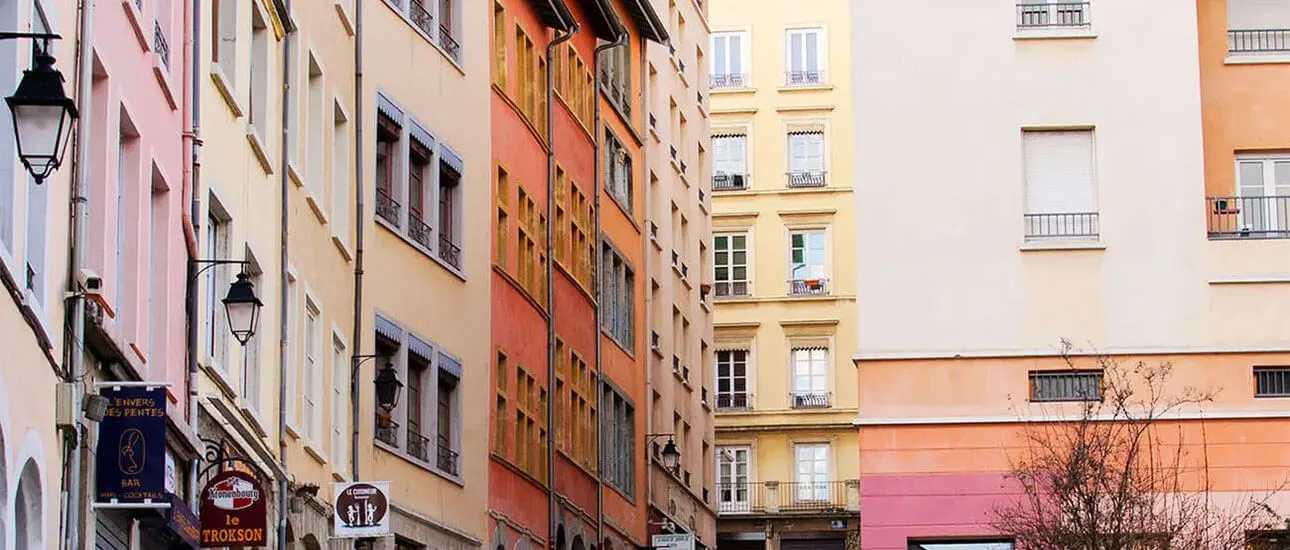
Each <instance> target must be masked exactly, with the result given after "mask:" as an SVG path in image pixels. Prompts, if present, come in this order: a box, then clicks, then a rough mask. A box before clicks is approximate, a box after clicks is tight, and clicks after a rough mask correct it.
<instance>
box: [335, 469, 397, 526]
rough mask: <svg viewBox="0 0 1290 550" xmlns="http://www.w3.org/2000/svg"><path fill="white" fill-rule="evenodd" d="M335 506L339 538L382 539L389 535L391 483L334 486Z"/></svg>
mask: <svg viewBox="0 0 1290 550" xmlns="http://www.w3.org/2000/svg"><path fill="white" fill-rule="evenodd" d="M332 487H333V488H334V490H335V493H336V498H335V500H334V501H333V502H332V504H333V505H334V507H335V510H336V513H335V514H334V516H333V518H334V519H333V525H332V527H334V532H335V533H336V537H337V538H356V537H379V536H382V535H388V534H390V482H388V481H371V482H348V483H334V484H332Z"/></svg>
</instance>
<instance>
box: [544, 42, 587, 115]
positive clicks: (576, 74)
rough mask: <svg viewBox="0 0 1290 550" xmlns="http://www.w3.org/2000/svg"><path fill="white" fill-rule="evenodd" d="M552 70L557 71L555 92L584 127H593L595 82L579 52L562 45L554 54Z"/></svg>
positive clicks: (568, 45)
mask: <svg viewBox="0 0 1290 550" xmlns="http://www.w3.org/2000/svg"><path fill="white" fill-rule="evenodd" d="M553 55H555V59H554V62H553V63H552V70H554V71H555V91H556V94H558V95H559V96H560V97H561V98H563V99H564V102H565V104H566V105H568V106H569V110H570V111H572V112H573V116H574V117H575V118H577V119H578V121H579V122H581V123H582V125H583V126H584V127H590V126H591V119H592V110H593V109H594V108H595V98H594V97H592V96H593V95H594V94H595V81H594V80H593V79H592V76H591V69H590V67H588V66H587V64H586V63H585V62H583V61H582V57H580V56H579V55H578V51H577V49H576V48H574V47H573V46H572V45H570V44H569V43H564V44H561V45H560V46H559V47H558V48H557V49H556V50H555V52H554V54H553Z"/></svg>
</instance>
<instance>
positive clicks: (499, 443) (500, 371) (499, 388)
mask: <svg viewBox="0 0 1290 550" xmlns="http://www.w3.org/2000/svg"><path fill="white" fill-rule="evenodd" d="M493 367H494V371H495V372H494V374H493V378H494V385H495V386H496V393H497V406H496V410H495V411H494V415H493V422H494V424H493V452H494V453H497V454H498V455H499V456H501V457H503V458H507V459H510V460H514V457H512V456H510V455H509V454H508V451H509V450H510V439H509V437H508V430H507V427H508V426H510V423H511V419H510V409H509V408H508V407H507V401H508V398H509V397H510V393H509V390H508V389H507V388H508V386H509V385H510V384H509V383H508V380H509V379H510V377H511V368H510V365H509V364H508V362H507V357H506V354H505V353H503V352H502V351H500V350H498V352H497V360H496V363H495V364H494V365H493Z"/></svg>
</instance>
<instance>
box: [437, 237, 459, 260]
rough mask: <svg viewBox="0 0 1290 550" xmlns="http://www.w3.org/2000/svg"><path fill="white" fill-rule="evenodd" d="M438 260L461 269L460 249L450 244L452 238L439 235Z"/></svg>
mask: <svg viewBox="0 0 1290 550" xmlns="http://www.w3.org/2000/svg"><path fill="white" fill-rule="evenodd" d="M439 259H440V260H443V261H444V262H447V264H448V265H450V266H453V267H455V268H457V269H461V247H460V246H457V243H454V242H452V236H450V235H445V234H444V233H439Z"/></svg>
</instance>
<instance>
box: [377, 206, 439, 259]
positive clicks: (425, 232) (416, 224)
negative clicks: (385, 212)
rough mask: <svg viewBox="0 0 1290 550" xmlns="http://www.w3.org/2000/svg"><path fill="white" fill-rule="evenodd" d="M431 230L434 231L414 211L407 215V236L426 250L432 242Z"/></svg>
mask: <svg viewBox="0 0 1290 550" xmlns="http://www.w3.org/2000/svg"><path fill="white" fill-rule="evenodd" d="M378 203H379V201H378ZM432 232H434V230H433V229H431V228H430V226H428V225H426V223H425V222H423V221H421V216H418V215H417V214H416V213H415V212H413V213H412V215H411V216H408V238H409V239H412V240H413V242H416V243H417V244H419V245H421V246H422V247H424V248H425V249H426V250H430V245H432V244H434V240H433V239H432V238H431V235H430V234H431V233H432Z"/></svg>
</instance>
